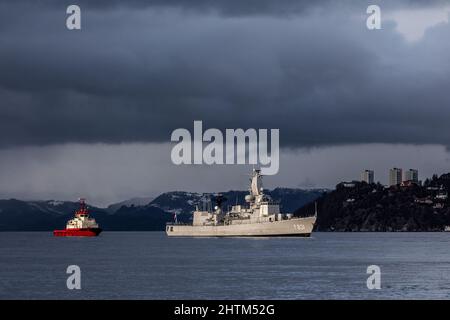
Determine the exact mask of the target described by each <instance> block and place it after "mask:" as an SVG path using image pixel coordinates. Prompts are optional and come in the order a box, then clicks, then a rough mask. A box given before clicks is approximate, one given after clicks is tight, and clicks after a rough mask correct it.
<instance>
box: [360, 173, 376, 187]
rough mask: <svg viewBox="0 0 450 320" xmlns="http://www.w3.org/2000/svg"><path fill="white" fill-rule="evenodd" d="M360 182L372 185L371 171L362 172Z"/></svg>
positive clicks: (372, 176)
mask: <svg viewBox="0 0 450 320" xmlns="http://www.w3.org/2000/svg"><path fill="white" fill-rule="evenodd" d="M361 181H364V182H366V183H368V184H371V183H374V173H373V170H364V171H363V172H362V173H361Z"/></svg>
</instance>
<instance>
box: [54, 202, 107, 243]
mask: <svg viewBox="0 0 450 320" xmlns="http://www.w3.org/2000/svg"><path fill="white" fill-rule="evenodd" d="M100 232H102V229H100V228H99V227H98V224H97V223H96V222H95V219H94V218H90V217H89V211H88V209H87V206H86V201H85V200H84V199H80V209H78V210H77V211H75V218H73V219H72V220H69V221H68V222H67V225H66V229H65V230H54V231H53V235H54V236H56V237H96V236H98V235H99V234H100Z"/></svg>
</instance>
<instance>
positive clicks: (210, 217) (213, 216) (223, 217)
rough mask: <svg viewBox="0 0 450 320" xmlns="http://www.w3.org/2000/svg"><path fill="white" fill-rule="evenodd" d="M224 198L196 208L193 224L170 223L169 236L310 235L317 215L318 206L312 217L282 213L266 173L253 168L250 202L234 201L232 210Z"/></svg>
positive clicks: (167, 232)
mask: <svg viewBox="0 0 450 320" xmlns="http://www.w3.org/2000/svg"><path fill="white" fill-rule="evenodd" d="M222 201H223V199H222V198H221V197H218V201H217V205H216V206H215V207H214V209H207V210H200V209H199V208H198V206H197V207H196V210H195V211H194V212H193V220H192V224H185V223H179V222H175V223H168V224H167V225H166V234H167V235H168V236H169V237H261V236H265V237H276V236H282V237H286V236H296V237H309V236H310V235H311V232H312V230H313V227H314V223H315V222H316V218H317V206H316V210H315V213H314V215H312V216H310V217H294V215H293V214H292V213H284V214H283V213H281V212H280V204H279V203H278V202H275V201H273V200H272V199H271V198H270V196H269V195H266V194H264V189H263V187H262V174H261V171H260V170H259V169H253V173H252V176H251V179H250V188H249V194H248V195H246V196H245V201H246V203H247V205H245V206H244V205H237V204H236V205H234V206H232V207H231V210H228V211H224V210H222V208H221V202H222Z"/></svg>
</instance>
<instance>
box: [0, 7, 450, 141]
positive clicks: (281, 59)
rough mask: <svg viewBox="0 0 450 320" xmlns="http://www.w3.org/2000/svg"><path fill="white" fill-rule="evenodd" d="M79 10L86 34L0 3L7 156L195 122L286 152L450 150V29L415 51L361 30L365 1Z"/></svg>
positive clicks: (434, 32)
mask: <svg viewBox="0 0 450 320" xmlns="http://www.w3.org/2000/svg"><path fill="white" fill-rule="evenodd" d="M78 3H80V5H81V6H82V10H83V20H82V21H83V22H82V23H83V29H82V30H81V31H68V30H66V29H65V23H64V20H65V7H64V5H63V4H62V3H60V2H55V1H44V2H39V3H35V2H33V3H32V4H30V3H29V2H28V3H26V2H21V3H20V4H12V3H9V2H1V3H0V8H1V9H0V48H1V50H0V70H1V73H0V97H1V100H0V146H2V147H14V146H20V145H48V144H63V143H69V142H76V143H97V142H105V143H121V142H167V141H168V140H169V137H170V132H171V131H172V130H174V129H175V128H179V127H187V128H191V126H192V121H193V120H203V121H204V124H205V126H207V127H217V128H237V127H243V128H246V127H256V128H280V129H281V130H280V131H281V144H282V145H283V146H285V147H292V148H297V147H302V146H314V145H332V144H348V143H367V142H383V143H384V142H387V143H436V144H445V145H448V144H450V143H449V142H450V141H449V140H450V129H449V126H448V125H447V119H448V117H449V116H450V108H448V106H449V105H450V96H449V95H448V93H447V88H448V87H449V86H450V72H449V71H450V61H449V60H448V52H449V49H450V48H449V47H450V42H449V41H447V39H449V36H450V27H449V24H445V23H444V24H439V25H436V26H434V27H431V28H429V29H428V30H427V33H426V34H425V37H424V38H423V39H422V40H421V41H419V42H417V43H413V44H411V43H408V42H407V41H405V39H404V37H403V36H402V35H400V34H399V33H398V32H397V31H396V29H395V23H394V22H392V21H384V22H383V30H378V31H369V30H367V29H366V28H365V18H366V15H365V8H366V6H367V4H366V3H365V2H364V1H363V2H361V1H356V2H355V1H347V2H344V4H341V5H337V4H335V2H330V1H320V2H313V3H314V4H311V3H312V2H310V1H308V2H303V1H286V2H283V4H281V5H278V4H279V2H276V3H277V4H275V2H274V1H173V2H167V1H150V2H146V3H144V2H141V1H132V2H126V4H125V2H116V1H97V2H93V1H89V2H83V1H79V2H78ZM168 3H169V4H168ZM368 3H369V2H368ZM380 3H382V4H383V5H384V4H386V6H387V8H388V9H389V10H390V9H396V10H399V9H408V8H412V7H421V6H425V5H427V6H440V5H442V3H444V2H442V1H433V2H422V1H398V2H397V1H396V5H395V6H394V5H392V4H388V3H387V2H385V1H382V2H380ZM29 6H31V7H29ZM24 8H31V9H28V10H24Z"/></svg>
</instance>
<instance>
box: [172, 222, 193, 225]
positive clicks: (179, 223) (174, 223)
mask: <svg viewBox="0 0 450 320" xmlns="http://www.w3.org/2000/svg"><path fill="white" fill-rule="evenodd" d="M190 225H192V223H188V222H166V226H190Z"/></svg>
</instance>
